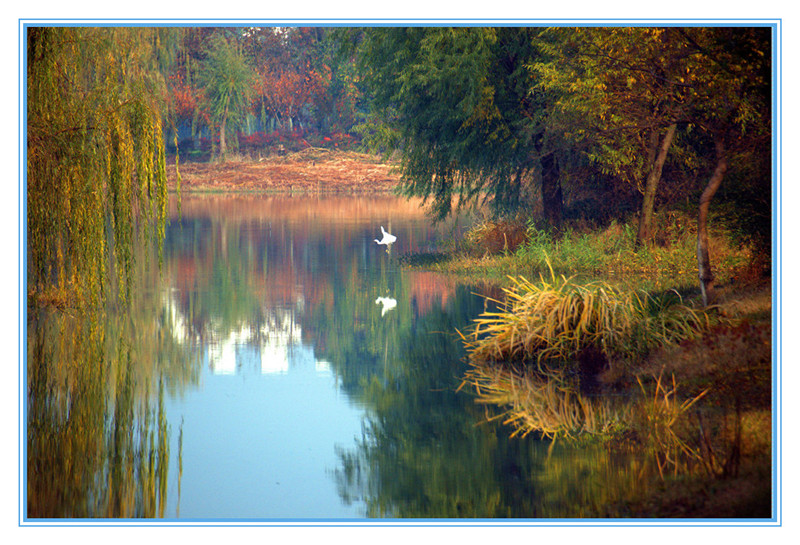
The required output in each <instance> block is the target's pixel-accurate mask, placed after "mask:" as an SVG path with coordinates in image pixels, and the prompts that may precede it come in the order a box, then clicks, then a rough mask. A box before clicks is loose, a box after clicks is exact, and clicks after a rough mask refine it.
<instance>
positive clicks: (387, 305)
mask: <svg viewBox="0 0 800 545" xmlns="http://www.w3.org/2000/svg"><path fill="white" fill-rule="evenodd" d="M375 304H376V305H382V306H383V310H381V316H385V315H386V313H387V312H389V311H390V310H392V309H393V308H394V307H396V306H397V299H393V298H391V297H378V298H377V299H375Z"/></svg>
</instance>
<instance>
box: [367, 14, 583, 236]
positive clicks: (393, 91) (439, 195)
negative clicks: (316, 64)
mask: <svg viewBox="0 0 800 545" xmlns="http://www.w3.org/2000/svg"><path fill="white" fill-rule="evenodd" d="M539 32H540V31H539V30H538V29H525V28H375V29H367V30H364V31H362V32H360V33H359V34H358V36H359V38H360V41H359V43H358V46H357V52H358V58H359V62H360V66H361V71H362V74H363V78H364V84H365V85H366V87H367V88H368V90H369V91H370V92H371V96H372V104H371V108H372V118H371V119H370V122H371V124H372V127H374V129H373V130H372V133H371V134H370V135H369V138H368V141H370V139H371V142H372V143H373V145H377V146H380V147H382V148H383V149H385V150H393V149H400V150H402V174H403V187H404V190H405V193H406V194H407V195H414V196H422V197H424V198H426V199H431V200H432V208H433V210H434V212H435V213H436V215H437V216H439V217H443V216H445V215H447V214H448V213H449V212H450V210H451V205H452V203H453V201H454V199H457V201H458V203H459V205H462V204H463V205H466V204H471V203H475V202H478V201H482V200H486V201H488V202H489V203H490V204H491V205H492V207H493V209H494V211H495V212H496V213H498V214H502V213H508V212H513V211H517V210H519V209H520V208H522V207H525V206H528V205H530V203H531V201H532V200H533V199H532V188H531V185H532V183H534V182H535V181H536V180H538V181H539V182H540V184H541V190H542V203H543V207H544V215H545V217H546V218H547V219H548V220H549V221H550V223H551V224H552V225H553V226H555V227H558V225H559V224H560V220H561V207H562V197H561V175H562V173H563V170H562V165H563V163H564V161H565V156H566V154H567V153H568V151H569V150H568V148H567V147H565V146H562V145H560V139H561V136H560V134H559V132H558V131H556V130H551V129H552V128H553V127H557V123H556V121H555V120H551V119H550V118H549V113H548V108H547V106H548V104H550V102H551V101H552V100H553V96H552V94H551V93H548V92H545V91H544V90H540V91H539V92H534V93H532V92H531V90H532V89H533V88H534V87H535V81H534V79H533V77H532V74H531V72H529V71H528V70H526V68H525V67H526V66H527V65H528V64H531V63H533V62H534V60H535V59H536V58H537V55H539V51H538V50H537V48H536V45H535V42H534V38H535V37H536V36H537V35H538V33H539Z"/></svg>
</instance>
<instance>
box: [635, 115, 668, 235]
mask: <svg viewBox="0 0 800 545" xmlns="http://www.w3.org/2000/svg"><path fill="white" fill-rule="evenodd" d="M676 128H677V125H676V124H675V123H673V124H672V125H670V126H669V127H668V128H667V134H665V135H664V139H663V140H662V141H661V147H660V149H659V151H658V156H657V157H655V159H654V160H653V162H652V166H651V168H650V173H649V174H648V175H647V182H646V183H645V186H644V198H643V199H642V213H641V215H640V216H639V231H638V233H637V235H636V245H637V246H641V245H644V244H647V243H648V242H649V241H650V237H651V236H652V234H653V208H654V207H655V203H656V192H657V190H658V183H659V182H660V181H661V171H662V170H663V168H664V162H665V161H666V160H667V152H668V151H669V147H670V146H671V145H672V140H673V139H674V138H675V129H676Z"/></svg>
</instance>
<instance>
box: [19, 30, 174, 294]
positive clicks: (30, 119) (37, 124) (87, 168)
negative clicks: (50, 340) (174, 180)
mask: <svg viewBox="0 0 800 545" xmlns="http://www.w3.org/2000/svg"><path fill="white" fill-rule="evenodd" d="M175 38H176V31H175V30H174V29H160V28H84V27H71V28H58V27H30V28H28V29H27V50H26V59H27V165H26V166H27V186H28V193H27V199H28V200H27V220H28V231H27V234H28V250H29V254H28V255H29V258H28V281H29V287H30V289H31V291H32V292H38V293H39V294H40V295H43V294H45V292H46V293H47V296H48V297H50V298H54V299H55V301H56V302H57V303H61V304H66V303H67V302H68V301H76V302H80V301H84V302H87V303H91V302H95V303H98V302H100V301H102V300H103V299H104V298H105V288H104V283H105V280H106V274H107V272H108V271H116V278H117V281H118V285H119V294H120V297H121V298H122V299H126V298H127V295H128V293H129V289H130V287H129V284H130V282H129V280H130V275H131V270H132V264H133V253H132V244H133V240H134V237H135V236H137V234H139V235H141V234H143V235H144V236H145V238H148V237H149V236H150V232H149V225H150V220H152V219H156V220H158V223H157V225H158V233H157V235H158V237H159V240H160V239H161V238H163V230H164V224H165V218H166V210H167V185H166V166H165V159H164V140H163V136H162V114H163V111H164V107H163V104H164V96H165V84H164V77H163V75H162V74H163V73H164V72H165V71H166V69H167V67H168V65H169V63H170V62H171V60H172V59H171V57H170V52H171V51H172V50H173V48H172V47H170V44H172V43H174V41H175ZM107 222H108V226H107ZM108 227H110V228H108ZM109 258H110V262H109Z"/></svg>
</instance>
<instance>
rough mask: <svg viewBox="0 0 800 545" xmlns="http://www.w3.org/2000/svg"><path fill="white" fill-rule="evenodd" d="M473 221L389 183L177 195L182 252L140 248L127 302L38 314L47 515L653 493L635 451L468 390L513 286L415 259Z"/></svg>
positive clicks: (33, 422) (523, 511)
mask: <svg viewBox="0 0 800 545" xmlns="http://www.w3.org/2000/svg"><path fill="white" fill-rule="evenodd" d="M381 226H383V227H385V228H386V230H387V231H389V232H391V233H392V234H394V235H395V236H396V237H397V240H396V242H395V243H394V244H392V245H391V247H389V248H387V247H386V246H383V245H379V244H377V243H376V242H375V239H376V238H381ZM465 226H466V221H465V220H463V219H461V220H459V221H450V222H448V223H443V224H438V225H433V224H432V223H431V221H430V220H429V218H427V217H426V216H425V214H424V213H423V211H422V210H421V208H420V207H419V203H418V202H409V201H406V200H403V199H399V198H396V197H389V196H386V197H379V196H369V197H367V196H243V195H224V196H221V195H208V196H184V198H183V202H182V206H181V210H180V213H178V211H177V208H176V207H175V205H174V203H173V207H172V212H171V219H170V223H169V225H168V226H167V229H166V236H165V240H164V247H163V260H162V265H161V268H160V270H158V268H157V267H155V266H154V264H155V263H156V262H158V256H157V255H156V254H155V252H152V251H150V252H149V253H148V252H145V253H142V254H141V255H140V256H139V259H138V262H139V263H140V264H141V267H140V269H141V270H142V271H141V272H140V274H139V276H138V277H137V289H136V290H134V293H135V296H134V300H133V301H132V303H131V305H130V308H129V309H128V310H127V311H126V312H124V313H122V314H121V315H120V316H109V317H107V318H106V320H105V321H104V322H103V323H102V324H100V325H97V324H95V325H94V326H92V325H85V324H83V325H81V324H78V323H77V322H76V321H75V318H74V317H63V316H62V317H57V318H54V317H52V316H46V315H37V316H34V317H33V319H32V320H30V319H29V324H28V365H27V373H26V375H27V381H28V385H29V386H28V388H29V399H28V403H27V411H26V414H27V422H28V441H27V465H28V471H27V474H28V487H27V504H28V510H29V513H28V516H29V517H31V518H37V517H44V518H62V517H66V518H78V517H140V516H146V517H149V516H154V517H160V518H162V519H165V520H180V521H266V522H270V521H319V520H336V521H347V520H362V519H366V518H374V517H383V518H404V519H408V518H414V519H463V518H470V519H504V518H507V517H514V518H518V519H537V518H549V519H553V518H556V519H558V518H572V517H586V516H597V514H598V513H602V511H603V507H604V505H606V504H608V503H609V502H613V501H618V500H620V499H621V498H624V496H625V494H626V493H627V491H629V490H631V489H632V488H633V484H632V483H634V482H636V479H637V465H636V461H635V460H629V459H628V458H627V457H625V456H619V455H614V454H611V453H609V452H607V451H606V450H605V449H603V448H599V447H597V448H582V449H577V448H570V447H569V446H567V445H562V444H556V445H553V444H551V443H550V442H549V441H543V440H540V439H537V438H535V437H532V436H529V437H526V438H518V437H515V438H511V437H509V434H510V433H511V431H513V430H511V429H510V428H509V427H508V426H504V425H503V424H502V422H499V421H491V422H488V421H487V416H488V415H489V411H488V410H487V408H486V407H485V406H482V405H480V404H477V403H476V402H475V396H474V393H473V392H470V391H469V389H468V388H464V389H461V390H459V386H460V385H461V383H462V380H463V377H464V374H465V371H466V367H467V365H466V363H465V361H464V351H463V347H462V343H461V341H460V340H459V337H458V335H457V330H464V329H465V328H466V327H468V325H469V323H470V321H471V320H472V319H473V318H475V317H476V316H478V315H479V314H480V313H481V312H483V311H484V310H485V309H486V304H487V303H486V300H485V297H484V296H485V295H490V294H491V295H496V293H495V292H493V291H492V287H491V286H476V285H464V284H461V283H459V282H457V281H455V280H454V279H452V278H448V277H447V276H443V275H439V274H436V273H433V272H426V271H420V270H415V269H410V268H409V267H404V266H403V260H404V258H405V257H406V256H408V255H411V254H421V253H428V252H435V251H437V249H441V248H443V247H444V246H445V245H446V244H447V243H448V240H449V239H451V238H452V237H455V236H458V234H459V233H460V232H461V230H463V229H464V227H465ZM87 346H88V347H92V346H95V347H96V350H97V352H96V354H95V356H94V358H95V361H96V362H95V363H92V364H91V365H90V366H87V365H86V364H85V363H81V362H85V361H90V360H92V358H88V359H87V358H86V357H84V356H83V355H82V354H83V353H84V352H85V351H86V350H87Z"/></svg>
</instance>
